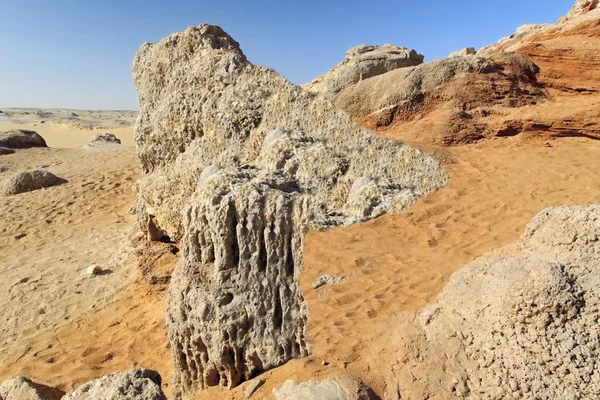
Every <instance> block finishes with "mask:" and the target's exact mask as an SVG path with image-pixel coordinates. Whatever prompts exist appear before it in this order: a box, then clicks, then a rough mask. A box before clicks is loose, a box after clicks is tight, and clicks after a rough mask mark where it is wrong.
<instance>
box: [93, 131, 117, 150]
mask: <svg viewBox="0 0 600 400" xmlns="http://www.w3.org/2000/svg"><path fill="white" fill-rule="evenodd" d="M107 144H108V145H115V144H121V139H119V138H117V137H116V136H115V135H114V134H112V133H103V134H100V135H96V136H95V137H94V139H92V141H91V142H89V143H88V144H86V147H96V146H102V145H107Z"/></svg>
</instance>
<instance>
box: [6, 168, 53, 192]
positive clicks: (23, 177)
mask: <svg viewBox="0 0 600 400" xmlns="http://www.w3.org/2000/svg"><path fill="white" fill-rule="evenodd" d="M63 182H64V180H63V179H60V178H59V177H57V176H56V175H54V174H52V173H51V172H48V171H44V170H41V169H36V170H33V171H21V172H16V173H14V174H13V175H11V176H9V177H8V178H6V179H5V180H4V181H2V182H1V183H0V195H2V196H10V195H14V194H19V193H24V192H31V191H32V190H38V189H42V188H46V187H49V186H54V185H58V184H60V183H63Z"/></svg>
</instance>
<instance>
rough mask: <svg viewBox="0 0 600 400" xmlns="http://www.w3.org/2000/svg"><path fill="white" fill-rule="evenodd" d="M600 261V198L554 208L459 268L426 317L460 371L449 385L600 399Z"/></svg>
mask: <svg viewBox="0 0 600 400" xmlns="http://www.w3.org/2000/svg"><path fill="white" fill-rule="evenodd" d="M599 269H600V205H594V206H579V207H554V208H548V209H546V210H544V211H542V212H541V213H540V214H538V215H537V216H536V217H534V218H533V219H532V221H531V222H530V223H529V225H528V226H527V229H526V232H525V234H524V235H523V237H522V239H521V241H520V242H518V243H517V244H515V245H511V246H507V247H505V248H502V249H500V250H497V251H495V252H492V253H491V254H489V255H487V256H484V257H482V258H480V259H478V260H477V261H475V262H474V263H473V264H472V265H470V266H469V267H467V268H465V269H463V270H461V271H459V272H457V273H455V274H454V275H453V276H452V278H451V279H450V282H449V283H448V285H447V286H446V288H445V289H444V290H443V292H442V293H441V294H440V296H439V298H438V299H437V302H436V303H435V304H434V305H432V306H430V307H428V308H427V309H425V310H423V311H422V312H420V315H419V317H418V320H419V321H420V324H421V326H422V329H423V330H424V332H425V334H426V337H427V341H428V342H429V344H430V345H431V346H432V347H434V348H437V349H438V351H437V353H438V354H439V353H440V352H441V353H442V354H446V357H445V358H446V360H444V362H443V366H441V368H443V370H444V371H446V372H447V373H450V372H449V371H453V372H452V374H453V375H454V377H453V380H452V381H451V382H450V383H449V389H451V393H453V395H455V396H456V397H460V398H470V399H506V398H535V399H559V398H560V399H573V400H575V399H590V398H595V397H596V396H597V395H598V393H600V361H599V357H598V356H599V355H600V325H599V324H598V316H599V315H600V314H599V307H600V273H599V271H600V270H599ZM438 364H439V363H438ZM438 368H439V367H438ZM432 375H433V374H432ZM452 397H453V396H450V397H449V398H452Z"/></svg>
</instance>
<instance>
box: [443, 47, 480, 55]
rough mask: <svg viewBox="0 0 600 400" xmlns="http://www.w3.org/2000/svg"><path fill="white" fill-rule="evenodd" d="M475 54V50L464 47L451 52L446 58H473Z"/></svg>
mask: <svg viewBox="0 0 600 400" xmlns="http://www.w3.org/2000/svg"><path fill="white" fill-rule="evenodd" d="M475 54H477V50H475V48H474V47H465V48H464V49H462V50H458V51H453V52H452V53H450V55H449V56H448V57H464V56H473V55H475Z"/></svg>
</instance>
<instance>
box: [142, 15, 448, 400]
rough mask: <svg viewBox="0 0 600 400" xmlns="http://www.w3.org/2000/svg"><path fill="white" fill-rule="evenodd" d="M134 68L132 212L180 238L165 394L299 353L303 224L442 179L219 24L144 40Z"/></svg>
mask: <svg viewBox="0 0 600 400" xmlns="http://www.w3.org/2000/svg"><path fill="white" fill-rule="evenodd" d="M133 75H134V80H135V83H136V85H137V87H138V95H139V102H140V115H139V118H138V122H137V125H136V143H137V151H138V155H139V158H140V161H141V164H142V169H143V172H144V175H143V177H142V178H141V180H140V182H139V183H138V193H139V201H138V204H137V206H136V212H137V215H138V220H139V221H140V224H141V226H142V228H143V229H145V230H146V233H147V234H148V237H151V238H154V239H155V240H157V239H158V238H159V237H161V238H162V239H163V240H165V238H168V239H170V240H175V241H180V242H181V251H180V253H181V259H180V261H179V264H178V266H177V268H176V269H175V271H174V273H173V276H172V280H171V286H170V289H169V299H168V310H167V327H168V331H169V338H170V340H171V346H172V348H173V354H174V361H175V370H174V374H173V390H174V394H175V396H176V397H186V398H191V396H193V393H194V392H195V391H197V390H200V389H204V388H206V387H208V386H214V385H221V386H235V385H237V384H238V383H239V382H241V381H242V380H246V379H249V378H251V377H253V376H254V375H256V374H257V373H259V372H260V371H263V370H265V369H268V368H271V367H274V366H277V365H280V364H281V363H283V362H285V361H286V360H288V359H290V358H293V357H300V356H303V355H306V354H308V352H309V344H308V343H307V342H306V333H305V330H306V313H307V310H306V304H305V302H304V300H303V297H302V294H301V292H300V290H299V288H298V284H297V280H298V275H299V273H300V271H301V269H302V265H303V264H302V249H303V240H304V233H305V232H306V230H307V229H309V228H310V227H329V226H335V225H340V224H352V223H354V222H357V221H363V220H367V219H370V218H374V217H377V216H379V215H381V214H383V213H386V212H397V211H400V210H403V209H405V208H406V207H410V206H411V205H412V204H413V203H414V202H415V201H416V199H418V198H419V197H420V196H422V195H423V194H425V193H427V192H430V191H432V190H435V189H437V188H439V187H441V186H443V185H444V184H445V183H446V180H447V176H446V174H445V173H444V171H443V170H442V168H441V167H440V164H439V162H438V161H437V160H436V159H434V158H433V157H431V156H429V155H427V154H424V153H423V152H421V151H419V150H416V149H413V148H411V147H408V146H405V145H402V144H400V143H397V142H392V141H389V140H385V139H382V138H379V137H376V136H375V135H374V134H372V133H370V132H368V131H366V130H364V129H362V128H360V127H359V126H358V125H356V124H355V123H353V122H352V121H351V120H350V117H349V116H348V115H347V114H345V113H344V112H342V111H339V110H337V109H336V108H335V107H334V106H333V105H332V104H331V103H330V102H329V101H328V100H326V99H325V98H324V97H321V96H316V95H314V94H310V93H307V92H305V91H304V90H302V89H301V88H299V87H297V86H295V85H293V84H291V83H290V82H288V81H286V80H285V79H284V78H282V77H281V76H279V75H277V74H276V73H275V72H274V71H272V70H270V69H268V68H264V67H261V66H256V65H252V64H251V63H249V62H248V61H247V60H246V57H245V56H244V54H243V53H242V51H241V50H240V48H239V45H238V43H237V42H236V41H235V40H233V39H232V38H231V37H230V36H229V35H227V34H226V33H225V32H223V31H222V30H221V29H220V28H219V27H216V26H211V25H206V24H205V25H200V26H199V27H192V28H188V29H187V30H186V31H185V32H183V33H177V34H174V35H171V36H168V37H167V38H165V39H163V40H162V41H161V42H159V43H157V44H149V43H148V44H145V45H144V46H142V48H140V50H139V51H138V54H137V55H136V58H135V61H134V65H133Z"/></svg>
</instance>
